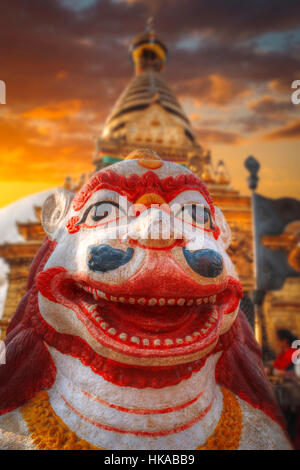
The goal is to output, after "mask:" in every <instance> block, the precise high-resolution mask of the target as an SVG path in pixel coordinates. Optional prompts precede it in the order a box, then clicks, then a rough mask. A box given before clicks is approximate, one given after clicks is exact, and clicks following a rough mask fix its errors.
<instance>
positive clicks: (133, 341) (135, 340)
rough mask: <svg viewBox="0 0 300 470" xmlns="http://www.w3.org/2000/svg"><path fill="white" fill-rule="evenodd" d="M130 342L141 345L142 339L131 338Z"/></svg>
mask: <svg viewBox="0 0 300 470" xmlns="http://www.w3.org/2000/svg"><path fill="white" fill-rule="evenodd" d="M130 341H131V342H132V343H136V344H140V338H138V337H137V336H131V338H130Z"/></svg>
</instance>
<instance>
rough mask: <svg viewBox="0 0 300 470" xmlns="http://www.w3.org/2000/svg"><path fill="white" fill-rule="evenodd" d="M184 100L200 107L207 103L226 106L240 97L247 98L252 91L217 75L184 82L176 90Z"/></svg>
mask: <svg viewBox="0 0 300 470" xmlns="http://www.w3.org/2000/svg"><path fill="white" fill-rule="evenodd" d="M176 89H177V90H178V91H179V95H181V96H182V97H183V98H186V97H188V98H192V97H193V98H192V100H193V102H194V103H195V104H196V105H197V106H199V105H201V104H202V103H207V104H210V105H213V106H224V105H228V104H230V103H231V102H232V101H233V100H234V99H236V98H238V97H243V96H246V95H248V94H249V93H250V90H248V89H246V88H245V87H244V86H242V85H241V83H238V82H236V81H233V80H229V79H227V78H224V77H221V76H220V75H217V74H212V75H209V76H208V77H205V78H192V79H190V80H186V81H184V82H183V84H182V86H180V87H177V88H176Z"/></svg>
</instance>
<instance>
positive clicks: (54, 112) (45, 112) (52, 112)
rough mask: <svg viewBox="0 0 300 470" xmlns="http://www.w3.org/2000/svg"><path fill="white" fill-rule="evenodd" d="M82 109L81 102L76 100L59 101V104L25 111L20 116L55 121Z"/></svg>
mask: <svg viewBox="0 0 300 470" xmlns="http://www.w3.org/2000/svg"><path fill="white" fill-rule="evenodd" d="M81 108H82V102H81V101H80V100H78V99H74V100H68V101H61V102H59V103H50V104H48V105H46V106H38V107H37V108H34V109H31V110H29V111H26V112H25V113H23V114H22V117H23V118H25V119H44V120H47V121H57V120H59V119H64V118H66V117H69V116H74V115H76V114H78V113H79V111H80V110H81Z"/></svg>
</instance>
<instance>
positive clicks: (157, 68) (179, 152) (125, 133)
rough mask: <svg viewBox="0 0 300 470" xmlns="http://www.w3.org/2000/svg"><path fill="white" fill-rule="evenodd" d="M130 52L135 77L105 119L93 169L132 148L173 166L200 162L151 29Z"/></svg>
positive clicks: (164, 50)
mask: <svg viewBox="0 0 300 470" xmlns="http://www.w3.org/2000/svg"><path fill="white" fill-rule="evenodd" d="M130 53H131V57H132V60H133V63H134V66H135V73H136V75H135V77H134V78H133V79H132V80H131V82H130V83H129V85H128V86H127V87H126V89H125V90H124V92H123V93H122V94H121V96H120V98H119V99H118V100H117V102H116V104H115V106H114V107H113V109H112V111H111V113H110V114H109V116H108V118H107V120H106V123H105V126H104V130H103V133H102V136H101V137H100V138H99V139H98V142H97V149H96V154H95V158H94V163H95V164H96V166H97V167H100V166H102V165H103V164H104V165H106V164H109V163H112V162H113V161H115V160H116V159H120V158H122V157H123V156H125V155H126V154H127V153H129V152H130V151H131V150H133V149H135V148H137V147H147V148H152V149H153V150H156V151H157V152H158V153H159V155H160V156H161V157H162V158H164V159H168V160H172V161H176V162H178V163H186V162H187V160H188V158H189V155H191V154H193V155H194V154H196V155H197V156H198V157H201V155H202V148H201V146H200V145H199V143H198V142H197V140H196V138H195V135H194V132H193V129H192V127H191V124H190V121H189V119H188V117H187V116H186V114H185V112H184V110H183V108H182V107H181V105H180V104H179V102H178V100H177V98H176V97H175V95H174V93H173V92H172V90H171V89H170V88H169V87H168V85H167V84H166V82H165V80H164V78H163V75H162V73H161V71H162V69H163V68H164V65H165V62H166V59H167V53H168V51H167V47H166V46H165V44H164V43H163V41H161V40H160V39H159V38H158V37H157V36H156V34H155V32H154V31H153V29H152V25H150V27H149V25H148V28H147V30H146V31H145V32H144V33H143V34H142V35H139V36H137V37H136V38H135V39H134V41H133V43H132V46H131V48H130ZM101 160H102V162H101Z"/></svg>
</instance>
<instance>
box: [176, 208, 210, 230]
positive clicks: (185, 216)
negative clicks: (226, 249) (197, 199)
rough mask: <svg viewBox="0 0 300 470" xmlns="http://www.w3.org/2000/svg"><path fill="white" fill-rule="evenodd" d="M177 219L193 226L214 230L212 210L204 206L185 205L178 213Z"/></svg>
mask: <svg viewBox="0 0 300 470" xmlns="http://www.w3.org/2000/svg"><path fill="white" fill-rule="evenodd" d="M176 217H178V218H179V219H182V220H183V221H184V222H187V223H189V224H192V225H197V226H199V227H204V228H213V224H212V221H211V215H210V210H209V209H208V208H207V207H205V206H203V205H202V204H185V205H184V206H182V208H181V209H180V210H179V211H178V212H177V214H176Z"/></svg>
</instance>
